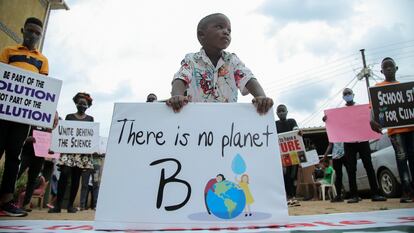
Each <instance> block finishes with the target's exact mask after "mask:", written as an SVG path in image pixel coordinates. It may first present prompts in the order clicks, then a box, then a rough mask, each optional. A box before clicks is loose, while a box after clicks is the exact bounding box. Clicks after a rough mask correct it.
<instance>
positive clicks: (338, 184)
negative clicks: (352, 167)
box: [332, 156, 347, 198]
mask: <svg viewBox="0 0 414 233" xmlns="http://www.w3.org/2000/svg"><path fill="white" fill-rule="evenodd" d="M332 166H333V169H334V170H335V176H336V177H335V189H336V195H337V196H338V197H341V198H342V176H343V174H342V166H345V168H346V166H347V161H346V159H345V156H342V157H341V158H339V159H332Z"/></svg>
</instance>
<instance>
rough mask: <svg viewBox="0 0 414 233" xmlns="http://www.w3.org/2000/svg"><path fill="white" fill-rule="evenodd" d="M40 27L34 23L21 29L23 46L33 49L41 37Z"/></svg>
mask: <svg viewBox="0 0 414 233" xmlns="http://www.w3.org/2000/svg"><path fill="white" fill-rule="evenodd" d="M42 31H43V30H42V27H40V26H39V25H37V24H34V23H27V24H26V25H25V26H24V28H23V29H22V33H23V44H24V45H25V46H27V47H29V48H32V47H34V46H35V45H36V44H37V43H38V42H39V40H40V38H41V37H42Z"/></svg>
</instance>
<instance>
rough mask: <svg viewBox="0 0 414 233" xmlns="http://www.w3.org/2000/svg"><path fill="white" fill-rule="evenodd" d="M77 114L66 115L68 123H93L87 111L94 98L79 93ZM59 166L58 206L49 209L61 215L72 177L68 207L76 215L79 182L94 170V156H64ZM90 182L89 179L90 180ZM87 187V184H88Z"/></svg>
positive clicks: (76, 99) (76, 96)
mask: <svg viewBox="0 0 414 233" xmlns="http://www.w3.org/2000/svg"><path fill="white" fill-rule="evenodd" d="M73 102H74V103H75V105H76V108H77V112H76V113H71V114H68V115H66V118H65V120H68V121H91V122H93V121H94V119H93V117H92V116H89V115H87V114H86V113H85V112H86V109H88V108H89V107H90V106H92V98H91V96H90V95H89V94H87V93H82V92H79V93H77V94H76V95H75V96H74V97H73ZM57 165H58V166H60V177H59V181H58V193H57V198H56V204H55V206H54V207H53V208H51V209H49V211H48V212H49V213H60V212H61V207H62V202H63V198H64V195H65V192H66V186H67V185H68V177H69V176H70V177H71V187H70V197H69V202H68V206H67V211H68V213H76V211H77V209H76V208H75V207H73V202H74V201H75V198H76V194H77V193H78V188H79V181H80V177H81V174H82V170H84V169H93V163H92V156H91V155H86V154H62V155H61V157H60V158H59V160H58V162H57ZM88 180H89V179H88ZM86 185H87V183H86Z"/></svg>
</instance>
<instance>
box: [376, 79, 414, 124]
mask: <svg viewBox="0 0 414 233" xmlns="http://www.w3.org/2000/svg"><path fill="white" fill-rule="evenodd" d="M369 95H370V99H371V103H372V110H373V111H374V118H375V121H376V122H378V123H379V124H380V125H381V126H382V127H383V128H399V127H406V126H413V125H414V82H407V83H400V84H393V85H386V86H380V87H370V88H369Z"/></svg>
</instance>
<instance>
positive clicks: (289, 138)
mask: <svg viewBox="0 0 414 233" xmlns="http://www.w3.org/2000/svg"><path fill="white" fill-rule="evenodd" d="M298 133H299V130H294V131H290V132H285V133H280V134H279V135H278V136H279V149H280V154H281V159H282V164H283V166H284V167H288V166H292V165H297V164H299V163H304V162H307V159H306V153H305V144H304V143H303V138H302V136H299V134H298Z"/></svg>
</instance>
